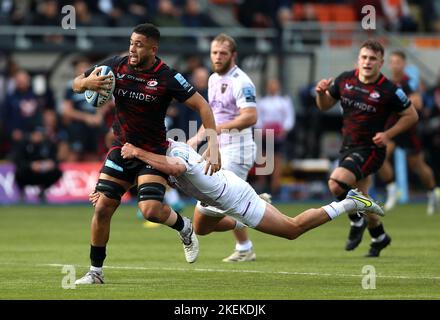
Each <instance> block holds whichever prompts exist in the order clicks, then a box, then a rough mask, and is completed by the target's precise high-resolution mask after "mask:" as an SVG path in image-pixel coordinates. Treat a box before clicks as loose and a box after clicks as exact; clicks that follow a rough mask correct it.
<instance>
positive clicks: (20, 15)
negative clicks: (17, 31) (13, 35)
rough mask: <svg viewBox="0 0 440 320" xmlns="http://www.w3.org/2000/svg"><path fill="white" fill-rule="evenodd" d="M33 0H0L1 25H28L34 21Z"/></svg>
mask: <svg viewBox="0 0 440 320" xmlns="http://www.w3.org/2000/svg"><path fill="white" fill-rule="evenodd" d="M32 2H33V1H32V0H3V1H0V25H8V24H12V25H26V24H29V23H30V22H31V21H32V18H31V17H32Z"/></svg>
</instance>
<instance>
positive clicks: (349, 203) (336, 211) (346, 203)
mask: <svg viewBox="0 0 440 320" xmlns="http://www.w3.org/2000/svg"><path fill="white" fill-rule="evenodd" d="M322 208H323V209H324V211H325V212H326V213H327V214H328V216H329V217H330V219H332V220H333V219H334V218H336V217H337V216H340V215H341V214H343V213H351V212H353V210H355V209H356V203H355V202H354V201H353V200H351V199H344V200H342V201H339V202H336V201H333V202H332V203H330V204H328V205H326V206H323V207H322Z"/></svg>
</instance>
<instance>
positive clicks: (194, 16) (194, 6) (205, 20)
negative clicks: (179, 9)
mask: <svg viewBox="0 0 440 320" xmlns="http://www.w3.org/2000/svg"><path fill="white" fill-rule="evenodd" d="M182 23H183V25H184V26H185V27H193V28H201V27H218V25H217V23H215V21H214V20H213V19H212V18H211V17H210V16H209V15H208V14H207V13H206V12H203V11H202V9H201V7H200V4H199V2H198V1H196V0H186V3H185V7H184V11H183V15H182Z"/></svg>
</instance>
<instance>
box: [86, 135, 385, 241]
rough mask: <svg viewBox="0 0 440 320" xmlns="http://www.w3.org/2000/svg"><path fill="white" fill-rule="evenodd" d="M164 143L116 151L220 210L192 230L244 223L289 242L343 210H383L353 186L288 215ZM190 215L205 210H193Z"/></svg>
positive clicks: (186, 150) (227, 174)
mask: <svg viewBox="0 0 440 320" xmlns="http://www.w3.org/2000/svg"><path fill="white" fill-rule="evenodd" d="M169 141H170V147H169V149H168V151H167V155H166V156H163V155H158V154H155V153H153V152H149V151H146V150H143V149H141V148H138V147H135V146H133V145H132V144H129V143H126V144H125V145H124V146H123V147H122V150H121V155H122V157H123V158H124V159H134V158H137V159H140V160H142V161H144V162H146V163H148V164H149V165H151V166H152V167H154V168H156V169H157V170H159V171H162V172H164V173H165V174H167V175H169V176H170V183H171V184H173V185H174V186H175V187H177V188H178V189H179V190H181V191H183V192H185V193H186V194H188V195H189V196H191V197H194V198H196V199H197V200H199V201H200V202H201V204H202V206H205V207H206V206H208V205H209V206H212V207H215V208H217V209H219V210H222V212H224V215H223V216H217V217H215V218H214V217H213V218H212V219H210V220H204V221H203V222H202V220H197V219H195V223H194V230H195V232H196V233H197V234H199V235H206V234H209V233H211V232H213V231H227V230H233V229H236V228H243V227H245V226H249V227H251V228H255V229H256V230H259V231H261V232H264V233H268V234H272V235H275V236H279V237H283V238H286V239H290V240H293V239H296V238H297V237H299V236H300V235H301V234H303V233H305V232H307V231H308V230H310V229H313V228H315V227H318V226H320V225H322V224H324V223H326V222H328V221H330V220H332V219H334V218H336V217H337V216H339V215H341V214H343V213H353V212H358V211H364V210H365V211H367V212H368V213H374V214H378V215H383V214H384V212H383V210H382V208H381V207H380V206H379V205H378V204H376V203H375V202H374V201H373V200H372V199H371V198H369V197H366V196H364V195H362V194H361V193H359V192H357V191H356V190H350V192H348V194H347V195H346V198H345V199H343V200H341V201H340V202H332V203H331V204H329V205H326V206H323V207H321V208H318V209H309V210H306V211H304V212H303V213H301V214H299V215H297V216H295V217H293V218H292V217H288V216H286V215H284V214H282V213H281V212H280V211H279V210H278V209H276V208H275V207H274V206H272V205H271V204H269V203H267V202H266V201H264V200H263V199H261V198H260V196H258V195H257V193H256V192H255V190H254V189H253V188H252V187H251V186H250V185H249V183H247V182H246V181H244V180H243V179H241V178H239V177H238V176H237V175H236V174H234V173H233V172H232V171H229V170H227V169H221V170H219V171H218V172H216V173H214V174H213V175H212V176H207V175H205V174H204V173H203V167H204V165H205V163H204V161H203V158H202V157H201V156H200V155H199V154H198V153H197V152H195V151H194V150H193V149H192V148H191V147H190V146H189V145H187V144H185V143H182V142H176V141H173V140H169ZM98 197H99V195H98V194H96V193H94V194H91V196H90V200H91V202H92V203H93V204H94V203H95V202H96V200H97V199H98ZM194 214H195V215H197V214H204V213H203V211H198V210H195V212H194ZM197 221H198V222H197Z"/></svg>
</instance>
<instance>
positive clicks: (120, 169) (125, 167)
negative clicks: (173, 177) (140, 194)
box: [100, 146, 168, 183]
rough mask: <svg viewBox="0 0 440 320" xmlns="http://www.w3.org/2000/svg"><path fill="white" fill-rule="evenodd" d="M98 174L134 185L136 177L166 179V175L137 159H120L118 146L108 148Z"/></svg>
mask: <svg viewBox="0 0 440 320" xmlns="http://www.w3.org/2000/svg"><path fill="white" fill-rule="evenodd" d="M100 172H102V173H105V174H108V175H109V176H112V177H113V178H116V179H120V180H124V181H127V182H130V183H135V179H136V178H137V177H138V176H141V175H146V174H151V175H155V176H161V177H163V178H164V179H165V180H167V179H168V175H166V174H165V173H163V172H161V171H159V170H156V169H154V168H153V167H151V166H150V165H148V164H146V163H145V162H142V161H140V160H138V159H124V158H122V156H121V147H120V146H114V147H112V148H110V150H109V151H108V153H107V156H106V158H105V160H104V164H103V165H102V168H101V171H100Z"/></svg>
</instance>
